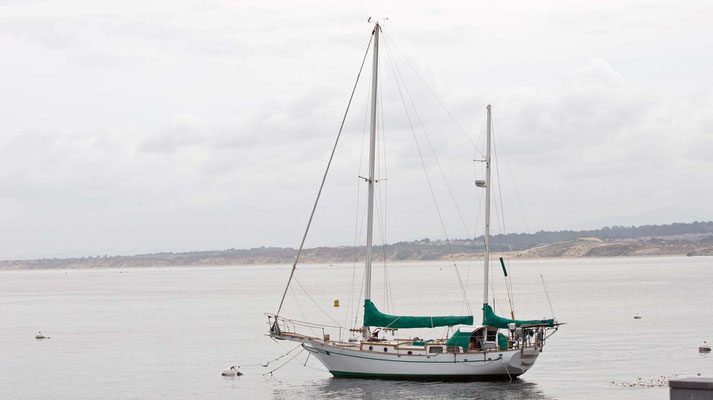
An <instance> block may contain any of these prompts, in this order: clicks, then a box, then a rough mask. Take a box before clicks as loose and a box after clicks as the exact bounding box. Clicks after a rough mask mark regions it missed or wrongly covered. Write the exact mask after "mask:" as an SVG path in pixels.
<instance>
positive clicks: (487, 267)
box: [483, 104, 493, 304]
mask: <svg viewBox="0 0 713 400" xmlns="http://www.w3.org/2000/svg"><path fill="white" fill-rule="evenodd" d="M490 108H491V105H490V104H488V106H487V107H486V109H487V110H488V121H487V130H488V139H487V142H488V149H487V152H486V154H485V262H484V264H485V265H484V266H483V304H488V272H489V270H490V137H491V136H492V121H493V120H492V116H491V115H490Z"/></svg>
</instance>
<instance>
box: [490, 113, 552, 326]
mask: <svg viewBox="0 0 713 400" xmlns="http://www.w3.org/2000/svg"><path fill="white" fill-rule="evenodd" d="M493 124H494V125H495V124H496V121H495V119H493ZM499 139H500V138H499ZM500 142H501V144H502V147H503V155H504V156H505V164H506V165H507V168H508V172H509V174H510V179H511V180H512V183H513V188H514V189H515V198H516V199H517V205H518V207H519V208H520V214H521V215H522V220H523V222H524V223H525V229H526V232H527V234H528V237H529V235H531V234H532V233H531V232H532V231H531V230H530V226H529V224H528V222H527V217H526V216H525V209H524V208H523V207H522V201H521V200H520V192H519V191H518V190H517V184H516V182H515V175H514V174H513V173H512V168H511V167H510V160H509V158H508V154H507V150H505V145H504V144H503V141H502V139H500ZM535 266H536V267H537V271H538V272H539V273H540V277H542V269H541V268H540V260H539V258H535ZM542 287H543V289H544V291H545V296H546V297H547V301H548V303H549V305H550V312H552V313H553V314H554V312H553V310H552V303H550V299H549V297H550V296H549V293H548V291H547V286H545V280H544V278H542Z"/></svg>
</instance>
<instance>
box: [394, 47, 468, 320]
mask: <svg viewBox="0 0 713 400" xmlns="http://www.w3.org/2000/svg"><path fill="white" fill-rule="evenodd" d="M384 47H385V48H386V54H387V55H388V57H389V64H390V65H391V69H392V71H393V72H394V77H396V79H395V80H396V87H397V88H398V89H399V96H400V97H401V102H402V104H403V106H404V110H405V112H406V118H407V119H408V122H409V126H410V127H411V135H412V136H413V140H414V142H415V143H416V149H417V150H418V156H419V158H420V160H421V166H422V167H423V172H424V174H425V175H426V180H427V181H428V188H429V189H430V191H431V197H432V198H433V204H434V205H435V206H436V212H437V213H438V219H439V221H440V223H441V229H442V230H443V235H444V236H445V238H446V241H447V242H448V244H449V246H450V248H451V260H452V261H453V267H454V269H455V271H456V276H457V278H458V284H459V285H460V288H461V291H462V294H463V298H464V300H465V301H466V305H467V308H468V311H469V312H470V313H471V314H472V313H473V311H472V310H471V308H470V303H469V302H468V300H467V299H468V295H467V293H466V290H465V286H464V285H463V280H462V279H461V276H460V271H459V269H458V265H457V264H456V262H455V260H454V257H455V254H454V253H455V248H454V246H453V242H452V241H451V240H450V238H449V237H448V232H447V231H446V226H445V223H444V222H443V216H442V215H441V210H440V208H439V207H438V201H437V200H436V194H435V192H434V190H433V185H432V184H431V178H430V177H429V176H428V169H427V168H426V163H425V162H424V161H423V154H422V153H421V147H420V146H419V144H418V140H417V138H416V131H415V129H414V128H413V123H412V121H411V117H410V116H409V114H408V106H407V105H406V101H405V99H404V96H403V93H402V91H401V85H400V84H399V78H401V82H402V83H403V86H404V91H405V92H406V97H408V98H409V101H410V103H411V107H412V108H413V111H414V113H415V114H416V118H417V120H418V122H419V124H420V125H421V130H422V131H423V134H424V136H425V137H426V141H427V142H428V144H429V146H430V147H431V151H432V152H433V155H434V158H435V159H436V164H437V165H438V168H439V169H440V170H441V175H442V176H443V179H444V181H446V186H447V187H448V181H447V180H446V179H445V175H443V170H442V169H441V166H440V163H438V158H437V157H436V155H435V151H433V146H431V143H430V141H429V140H428V135H427V134H426V128H425V126H424V125H423V122H422V120H421V116H420V115H419V114H418V110H417V109H416V105H415V103H414V101H413V98H411V95H410V93H409V91H408V88H407V87H406V84H405V81H404V79H403V75H401V70H400V69H399V67H398V65H396V63H395V62H394V60H393V58H392V56H391V48H390V47H389V46H388V45H386V46H384ZM397 71H398V73H397ZM448 190H449V192H450V187H448ZM450 193H451V198H452V199H453V202H454V204H455V205H456V209H457V210H458V214H459V215H460V217H461V221H462V222H463V224H464V225H465V221H464V220H463V216H462V215H461V214H460V209H458V204H457V203H456V202H455V198H453V193H452V192H450ZM466 230H468V227H467V226H466ZM469 234H470V233H469Z"/></svg>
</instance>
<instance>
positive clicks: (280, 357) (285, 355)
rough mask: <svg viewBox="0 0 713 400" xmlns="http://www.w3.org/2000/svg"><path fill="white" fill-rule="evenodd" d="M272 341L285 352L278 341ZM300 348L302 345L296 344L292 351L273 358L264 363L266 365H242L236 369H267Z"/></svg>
mask: <svg viewBox="0 0 713 400" xmlns="http://www.w3.org/2000/svg"><path fill="white" fill-rule="evenodd" d="M271 339H272V338H271ZM272 340H274V341H275V343H277V344H278V345H280V347H282V349H283V350H286V349H285V346H283V345H281V344H280V343H279V342H278V341H276V340H275V339H272ZM301 346H302V344H298V345H297V346H295V347H294V348H293V349H292V350H290V351H288V352H287V353H285V354H283V355H281V356H279V357H277V358H273V359H272V360H270V361H268V362H266V363H262V364H248V365H242V366H239V367H238V368H241V367H242V368H249V367H263V368H267V366H268V365H270V363H273V362H275V361H278V360H280V359H282V358H285V357H287V355H289V354H290V353H292V352H293V351H295V350H297V349H298V348H299V347H301Z"/></svg>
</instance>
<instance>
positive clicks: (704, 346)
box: [698, 340, 711, 353]
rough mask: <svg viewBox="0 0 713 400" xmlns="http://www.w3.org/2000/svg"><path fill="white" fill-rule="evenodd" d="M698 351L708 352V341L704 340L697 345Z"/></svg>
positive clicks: (709, 347) (709, 348) (709, 346)
mask: <svg viewBox="0 0 713 400" xmlns="http://www.w3.org/2000/svg"><path fill="white" fill-rule="evenodd" d="M698 351H699V352H700V353H710V351H711V345H709V344H708V342H706V341H705V340H704V341H703V343H701V344H700V345H699V346H698Z"/></svg>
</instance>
